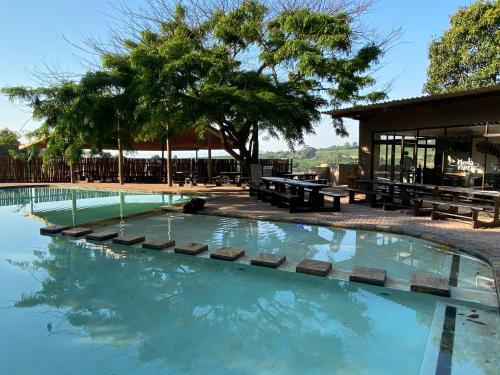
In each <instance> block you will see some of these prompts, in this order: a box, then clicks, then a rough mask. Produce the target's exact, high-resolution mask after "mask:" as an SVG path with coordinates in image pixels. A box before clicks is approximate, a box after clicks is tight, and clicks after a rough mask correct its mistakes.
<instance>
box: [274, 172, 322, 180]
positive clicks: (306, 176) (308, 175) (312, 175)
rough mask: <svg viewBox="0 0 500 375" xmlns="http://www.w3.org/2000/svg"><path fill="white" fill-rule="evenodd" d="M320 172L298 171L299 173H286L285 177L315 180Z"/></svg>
mask: <svg viewBox="0 0 500 375" xmlns="http://www.w3.org/2000/svg"><path fill="white" fill-rule="evenodd" d="M316 176H319V173H316V172H297V173H285V174H283V177H284V178H290V179H297V180H314V179H315V178H316Z"/></svg>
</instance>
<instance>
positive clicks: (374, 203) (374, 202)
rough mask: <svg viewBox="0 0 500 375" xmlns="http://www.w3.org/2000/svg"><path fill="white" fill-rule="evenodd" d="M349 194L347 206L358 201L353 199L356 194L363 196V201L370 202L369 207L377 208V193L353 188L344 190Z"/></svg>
mask: <svg viewBox="0 0 500 375" xmlns="http://www.w3.org/2000/svg"><path fill="white" fill-rule="evenodd" d="M344 190H345V191H347V192H348V193H349V204H353V203H357V202H358V201H357V200H356V199H355V196H356V193H358V194H365V196H366V198H365V200H368V201H370V205H371V206H372V207H376V206H377V193H378V192H377V191H374V190H365V189H354V188H346V189H344Z"/></svg>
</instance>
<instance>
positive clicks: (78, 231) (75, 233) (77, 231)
mask: <svg viewBox="0 0 500 375" xmlns="http://www.w3.org/2000/svg"><path fill="white" fill-rule="evenodd" d="M92 232H93V230H92V229H89V228H72V229H67V230H63V231H62V232H61V233H62V234H63V235H65V236H72V237H81V236H85V235H86V234H89V233H92Z"/></svg>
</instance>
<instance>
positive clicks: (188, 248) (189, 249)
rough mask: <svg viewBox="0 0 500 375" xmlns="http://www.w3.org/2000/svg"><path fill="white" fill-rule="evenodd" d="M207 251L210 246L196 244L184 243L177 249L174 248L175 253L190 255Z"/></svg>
mask: <svg viewBox="0 0 500 375" xmlns="http://www.w3.org/2000/svg"><path fill="white" fill-rule="evenodd" d="M205 250H208V245H204V244H201V243H196V242H190V243H184V244H182V245H177V246H176V247H174V252H175V253H181V254H189V255H197V254H199V253H202V252H204V251H205Z"/></svg>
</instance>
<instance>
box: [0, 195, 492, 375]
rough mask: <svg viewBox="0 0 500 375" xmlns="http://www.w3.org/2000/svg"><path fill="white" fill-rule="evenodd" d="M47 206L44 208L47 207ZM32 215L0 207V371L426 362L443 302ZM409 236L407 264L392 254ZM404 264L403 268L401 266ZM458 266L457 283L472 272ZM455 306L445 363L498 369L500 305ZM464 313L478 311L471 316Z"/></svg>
mask: <svg viewBox="0 0 500 375" xmlns="http://www.w3.org/2000/svg"><path fill="white" fill-rule="evenodd" d="M102 198H103V197H97V198H95V199H102ZM108 198H111V197H108ZM149 198H151V197H147V199H149ZM165 198H166V199H167V201H168V199H169V197H165ZM85 199H89V201H88V203H89V207H95V210H94V211H93V213H92V209H90V210H89V211H87V212H88V215H89V216H91V217H92V218H93V219H94V220H100V219H103V217H101V216H100V215H106V214H107V213H106V210H102V209H101V208H100V206H101V205H98V204H94V203H95V202H94V203H93V202H92V199H93V198H88V197H87V198H85ZM44 204H45V203H44ZM59 204H62V203H58V205H59ZM78 204H80V203H78ZM134 204H135V203H134ZM137 204H138V205H140V202H139V203H137ZM21 206H22V207H21ZM35 207H36V204H35ZM44 211H45V212H46V215H52V213H51V212H50V211H51V209H50V205H47V206H45V210H44ZM30 212H31V211H30V210H29V207H27V206H26V205H22V204H15V205H4V206H3V207H0V226H1V228H2V233H3V234H4V236H3V238H2V245H0V330H1V332H2V334H1V335H0V360H1V364H2V372H4V373H8V374H27V373H28V374H56V373H64V374H89V373H91V374H132V373H141V374H158V373H181V374H184V373H229V374H247V373H248V374H256V373H257V374H271V373H272V374H294V373H300V374H303V373H308V374H309V373H311V374H324V373H337V374H418V373H427V371H428V370H429V369H431V370H432V369H435V366H436V363H435V362H436V351H437V350H438V349H439V342H440V338H441V336H442V335H441V331H442V319H443V311H444V309H443V306H449V305H450V302H449V301H448V300H447V299H444V298H438V297H433V296H425V295H418V294H411V293H407V292H402V291H394V290H389V289H384V288H376V287H370V286H362V285H361V284H354V283H347V282H341V281H334V280H325V279H322V278H317V277H309V276H305V275H300V274H295V273H289V272H280V271H274V270H265V269H257V268H255V267H251V266H244V265H238V264H227V263H221V262H216V261H211V260H209V259H202V258H189V257H187V256H179V255H176V254H170V253H164V252H156V251H144V250H142V249H141V248H140V247H123V246H114V245H112V244H106V245H104V246H95V245H92V244H90V243H86V242H85V241H84V240H78V241H74V240H71V239H68V238H64V237H58V236H57V237H45V236H40V235H39V228H40V227H42V226H44V223H43V222H42V221H40V220H37V219H36V217H34V216H31V214H30ZM46 217H47V216H46ZM58 217H60V216H58ZM65 217H67V216H65ZM63 224H65V223H63ZM116 227H117V228H118V230H120V231H121V232H123V233H134V232H141V231H142V233H146V234H147V235H148V237H151V238H154V237H157V238H160V237H161V238H165V237H168V236H170V237H172V238H175V239H176V240H177V241H179V242H181V241H183V240H188V239H194V240H198V239H200V241H201V239H204V240H205V242H207V243H209V246H210V247H211V248H212V247H215V246H219V245H241V246H242V247H244V248H245V249H246V250H247V252H252V251H257V250H262V249H264V248H266V249H271V250H272V251H279V252H287V256H289V257H292V258H294V257H296V258H297V259H298V258H301V257H304V255H307V256H312V257H316V258H318V259H332V260H333V261H334V262H336V263H337V264H339V265H342V262H348V261H350V263H345V268H346V269H347V268H349V267H350V265H351V264H354V263H358V261H359V262H361V261H366V262H368V261H373V260H374V255H373V254H371V253H375V254H378V255H379V257H386V258H387V260H388V261H390V262H392V268H394V270H395V271H394V272H396V270H397V269H398V266H397V265H398V264H399V263H401V265H402V266H403V265H405V266H407V267H410V266H411V267H413V269H423V268H424V266H425V267H427V266H430V265H431V264H432V263H433V262H435V263H439V262H441V264H443V266H435V268H434V269H440V267H443V269H444V268H445V266H444V265H445V264H446V262H448V261H449V260H440V259H441V258H440V257H441V256H444V257H445V258H446V257H447V256H450V255H448V254H444V255H443V254H441V253H440V254H441V255H434V258H430V259H427V258H426V259H425V260H422V259H421V258H422V257H424V255H425V253H426V252H427V253H433V252H435V251H434V249H432V248H429V247H426V246H432V245H431V244H430V243H426V242H425V241H421V242H420V240H418V241H417V240H414V239H410V238H408V237H399V236H389V235H385V234H384V235H382V234H379V233H370V232H364V231H359V232H357V231H343V232H337V231H336V230H333V229H331V228H321V227H314V226H313V227H310V226H300V225H299V226H297V225H293V224H286V225H285V224H283V223H271V222H263V221H258V222H256V221H251V220H248V221H247V220H236V219H227V218H214V217H211V216H196V215H172V214H162V215H158V216H152V217H147V218H140V219H130V220H125V221H122V222H121V223H120V224H117V226H116ZM327 229H328V230H327ZM344 232H345V233H344ZM410 243H413V245H412V254H413V255H412V256H413V259H412V261H410V260H409V258H403V257H401V256H400V255H398V251H399V252H401V251H402V250H403V249H406V250H407V251H408V250H409V249H408V248H407V247H408V246H409V244H410ZM384 244H386V245H387V244H389V245H391V244H392V247H391V246H388V247H389V250H387V249H386V246H384ZM365 248H366V249H365ZM363 249H365V250H363ZM416 249H418V251H417V250H416ZM364 251H367V253H366V254H363V252H364ZM368 252H371V253H368ZM297 253H299V254H297ZM356 257H357V258H356ZM398 257H399V258H398ZM467 261H470V262H472V261H473V260H472V259H469V258H468V260H465V259H461V260H460V263H459V264H460V266H462V265H463V264H466V262H467ZM405 262H406V263H405ZM422 262H426V263H422ZM419 264H420V266H419ZM478 264H480V265H481V266H478V265H477V264H476V265H469V266H467V269H469V270H470V269H474V270H475V271H471V272H472V273H474V272H478V271H481V272H483V274H484V277H487V276H488V268H487V267H486V266H484V265H482V264H481V263H480V262H478ZM476 266H478V267H476ZM482 266H484V267H485V268H484V269H483V268H482ZM419 267H420V268H419ZM464 267H465V266H464ZM392 268H391V269H392ZM397 272H399V271H397ZM405 274H406V271H401V277H404V275H405ZM469 274H470V272H467V275H469ZM467 277H469V276H464V278H463V279H464V280H463V282H464V283H466V284H464V285H469V284H468V283H470V281H467V280H468V279H467ZM453 306H454V308H456V309H457V321H456V334H455V341H454V349H453V361H452V364H453V365H452V371H451V373H453V374H476V373H477V374H481V373H492V374H493V373H495V371H496V369H497V368H498V366H499V365H500V362H499V359H498V353H499V349H500V348H499V345H498V339H497V335H498V333H497V332H498V328H499V325H498V324H499V321H498V316H497V315H496V313H495V312H492V311H487V310H483V309H480V308H477V307H468V306H466V305H453ZM472 314H475V315H477V318H476V317H475V316H474V317H472V318H468V316H470V315H472ZM421 371H423V372H421ZM432 373H434V372H432Z"/></svg>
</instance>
